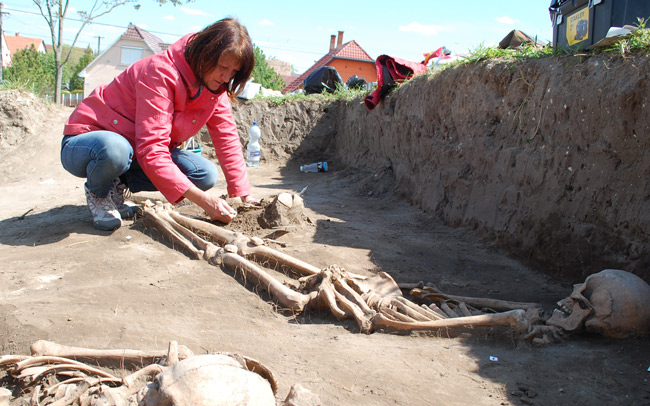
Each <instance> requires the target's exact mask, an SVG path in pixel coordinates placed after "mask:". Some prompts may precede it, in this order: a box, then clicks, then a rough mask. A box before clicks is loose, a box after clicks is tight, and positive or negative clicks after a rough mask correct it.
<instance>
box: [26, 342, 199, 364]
mask: <svg viewBox="0 0 650 406" xmlns="http://www.w3.org/2000/svg"><path fill="white" fill-rule="evenodd" d="M30 349H31V353H32V355H33V356H53V357H63V358H83V359H92V360H115V361H121V360H124V361H129V362H133V363H137V362H141V363H143V364H152V363H154V362H157V361H158V360H159V359H161V358H163V357H164V356H166V355H167V351H138V350H126V349H113V350H96V349H90V348H81V347H71V346H67V345H61V344H57V343H53V342H51V341H45V340H38V341H36V342H35V343H33V344H32V345H31V347H30ZM192 356H194V353H193V352H192V351H191V350H190V349H189V348H187V347H186V346H184V345H181V346H179V347H178V357H179V359H185V358H189V357H192Z"/></svg>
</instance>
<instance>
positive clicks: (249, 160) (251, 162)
mask: <svg viewBox="0 0 650 406" xmlns="http://www.w3.org/2000/svg"><path fill="white" fill-rule="evenodd" d="M261 137H262V131H261V130H260V128H259V127H258V126H257V121H253V125H252V126H251V128H250V129H249V130H248V147H247V148H246V165H248V166H257V165H259V164H260V138H261Z"/></svg>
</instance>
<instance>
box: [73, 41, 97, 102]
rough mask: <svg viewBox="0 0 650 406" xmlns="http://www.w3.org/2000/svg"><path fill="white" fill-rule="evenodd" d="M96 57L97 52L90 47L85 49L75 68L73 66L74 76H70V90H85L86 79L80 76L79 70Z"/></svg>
mask: <svg viewBox="0 0 650 406" xmlns="http://www.w3.org/2000/svg"><path fill="white" fill-rule="evenodd" d="M93 59H95V53H94V52H93V50H92V49H91V48H90V47H88V48H86V50H85V51H84V54H83V55H81V58H79V60H78V61H77V63H76V64H75V66H74V68H72V76H71V77H70V84H69V87H70V91H73V90H79V89H81V90H83V88H84V79H83V78H82V77H79V72H81V71H82V70H83V69H84V68H85V67H86V66H88V64H89V63H90V62H92V61H93Z"/></svg>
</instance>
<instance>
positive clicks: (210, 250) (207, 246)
mask: <svg viewBox="0 0 650 406" xmlns="http://www.w3.org/2000/svg"><path fill="white" fill-rule="evenodd" d="M156 213H158V214H159V215H160V216H161V217H162V218H164V219H165V220H166V221H167V222H168V223H169V224H171V225H172V227H174V229H175V230H176V231H177V232H178V233H180V234H182V235H183V236H185V238H187V239H188V240H189V241H191V242H192V244H194V246H195V247H198V248H199V249H200V250H199V252H200V251H203V259H205V260H208V261H209V260H210V259H212V258H213V257H214V256H216V255H217V252H218V250H219V247H217V246H216V245H214V244H212V243H211V242H209V241H206V240H204V239H203V238H201V237H199V236H198V235H197V234H195V233H193V232H192V231H190V230H188V229H187V228H185V227H183V226H182V225H181V224H179V223H177V222H176V221H175V220H174V219H173V218H172V216H171V215H170V214H169V213H170V211H169V210H156Z"/></svg>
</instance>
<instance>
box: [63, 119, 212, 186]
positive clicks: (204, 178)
mask: <svg viewBox="0 0 650 406" xmlns="http://www.w3.org/2000/svg"><path fill="white" fill-rule="evenodd" d="M171 156H172V161H173V162H174V164H176V166H178V168H179V169H180V170H181V172H183V173H184V174H185V175H186V176H187V177H188V179H189V180H190V181H191V182H192V183H194V184H195V185H196V186H197V187H198V188H199V189H202V190H208V189H210V188H212V187H213V186H214V185H215V184H216V183H217V178H218V174H219V171H218V169H217V166H216V165H215V164H214V163H212V162H211V161H210V160H208V159H206V158H203V157H202V156H200V155H199V154H196V153H194V152H191V151H187V150H184V149H180V148H176V149H173V150H172V151H171ZM61 164H62V165H63V168H65V170H67V171H68V172H70V173H71V174H73V175H74V176H77V177H80V178H86V186H87V187H88V189H89V190H90V191H91V192H92V193H94V194H95V195H97V196H99V197H106V195H108V191H109V190H110V188H111V185H112V182H113V179H115V178H117V177H119V178H120V179H121V180H122V182H123V183H125V184H126V185H127V186H128V187H129V190H130V191H131V192H132V193H137V192H143V191H156V190H158V189H156V187H155V186H154V185H153V183H152V182H151V180H149V178H148V177H147V175H145V173H144V171H143V170H142V168H141V167H140V165H138V162H137V160H136V161H133V148H132V147H131V144H129V142H128V141H127V140H126V138H124V137H122V136H121V135H120V134H117V133H114V132H112V131H91V132H88V133H85V134H79V135H66V136H64V137H63V141H61Z"/></svg>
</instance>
